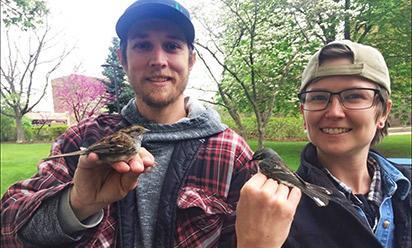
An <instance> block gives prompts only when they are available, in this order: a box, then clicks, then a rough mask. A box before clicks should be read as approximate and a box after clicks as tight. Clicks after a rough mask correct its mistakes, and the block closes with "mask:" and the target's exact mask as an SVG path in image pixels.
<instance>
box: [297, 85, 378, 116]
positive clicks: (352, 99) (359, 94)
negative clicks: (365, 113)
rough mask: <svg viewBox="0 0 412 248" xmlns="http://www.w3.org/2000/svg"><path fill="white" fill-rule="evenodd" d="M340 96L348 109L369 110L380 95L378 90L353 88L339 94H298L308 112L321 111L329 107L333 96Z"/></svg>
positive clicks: (318, 92)
mask: <svg viewBox="0 0 412 248" xmlns="http://www.w3.org/2000/svg"><path fill="white" fill-rule="evenodd" d="M333 95H338V96H339V102H340V103H341V104H342V106H343V107H344V108H346V109H353V110H358V109H368V108H371V107H372V106H373V104H374V102H375V99H376V95H380V93H379V90H378V89H371V88H352V89H346V90H342V91H339V92H330V91H326V90H311V91H304V92H301V93H299V94H298V97H299V100H300V102H301V103H302V105H303V109H304V110H307V111H320V110H324V109H326V108H327V107H328V105H329V103H330V101H331V99H332V96H333Z"/></svg>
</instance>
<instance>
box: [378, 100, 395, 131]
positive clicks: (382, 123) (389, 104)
mask: <svg viewBox="0 0 412 248" xmlns="http://www.w3.org/2000/svg"><path fill="white" fill-rule="evenodd" d="M391 109H392V101H391V100H390V99H388V100H387V101H386V112H385V114H382V115H381V116H380V117H378V119H377V123H376V125H377V128H378V129H382V128H384V127H385V123H386V120H387V119H388V118H389V113H390V112H391Z"/></svg>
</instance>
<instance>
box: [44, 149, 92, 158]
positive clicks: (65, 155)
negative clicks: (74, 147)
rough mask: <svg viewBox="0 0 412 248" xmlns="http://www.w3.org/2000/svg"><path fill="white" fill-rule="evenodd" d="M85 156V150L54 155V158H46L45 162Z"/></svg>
mask: <svg viewBox="0 0 412 248" xmlns="http://www.w3.org/2000/svg"><path fill="white" fill-rule="evenodd" d="M83 154H86V151H85V150H81V151H75V152H69V153H64V154H58V155H53V156H50V157H47V158H44V159H43V161H48V160H52V159H55V158H61V157H71V156H80V155H83Z"/></svg>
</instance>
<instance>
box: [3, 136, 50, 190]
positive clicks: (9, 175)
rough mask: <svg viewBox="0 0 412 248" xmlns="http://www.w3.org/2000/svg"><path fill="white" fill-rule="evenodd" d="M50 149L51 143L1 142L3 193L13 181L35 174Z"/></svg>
mask: <svg viewBox="0 0 412 248" xmlns="http://www.w3.org/2000/svg"><path fill="white" fill-rule="evenodd" d="M49 151H50V144H4V143H3V144H1V195H3V193H4V192H5V191H6V189H7V188H8V186H9V185H11V184H12V183H14V182H16V181H19V180H22V179H25V178H29V177H31V176H32V175H33V174H35V173H36V169H37V168H36V165H37V163H38V162H39V161H40V159H42V158H45V157H47V156H48V154H49Z"/></svg>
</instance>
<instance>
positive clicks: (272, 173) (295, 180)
mask: <svg viewBox="0 0 412 248" xmlns="http://www.w3.org/2000/svg"><path fill="white" fill-rule="evenodd" d="M252 161H257V162H258V171H259V172H261V173H262V174H263V175H265V176H266V177H268V178H272V179H274V180H276V181H278V182H279V183H281V184H284V185H286V186H288V187H297V188H299V189H300V190H301V191H302V193H304V194H306V195H307V196H308V197H309V198H311V199H312V200H313V201H315V203H316V205H317V206H319V207H325V206H327V205H328V204H329V200H330V198H331V197H330V195H331V194H332V192H331V191H330V190H328V189H326V188H324V187H321V186H318V185H315V184H311V183H308V182H306V181H305V180H303V179H302V178H301V177H300V176H299V175H298V174H296V173H294V172H292V171H291V170H290V169H289V168H288V167H287V165H286V164H285V163H284V162H283V160H282V158H281V157H280V156H279V154H277V153H276V152H275V151H274V150H272V149H270V148H261V149H259V150H257V151H256V152H255V153H254V154H253V157H252Z"/></svg>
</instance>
